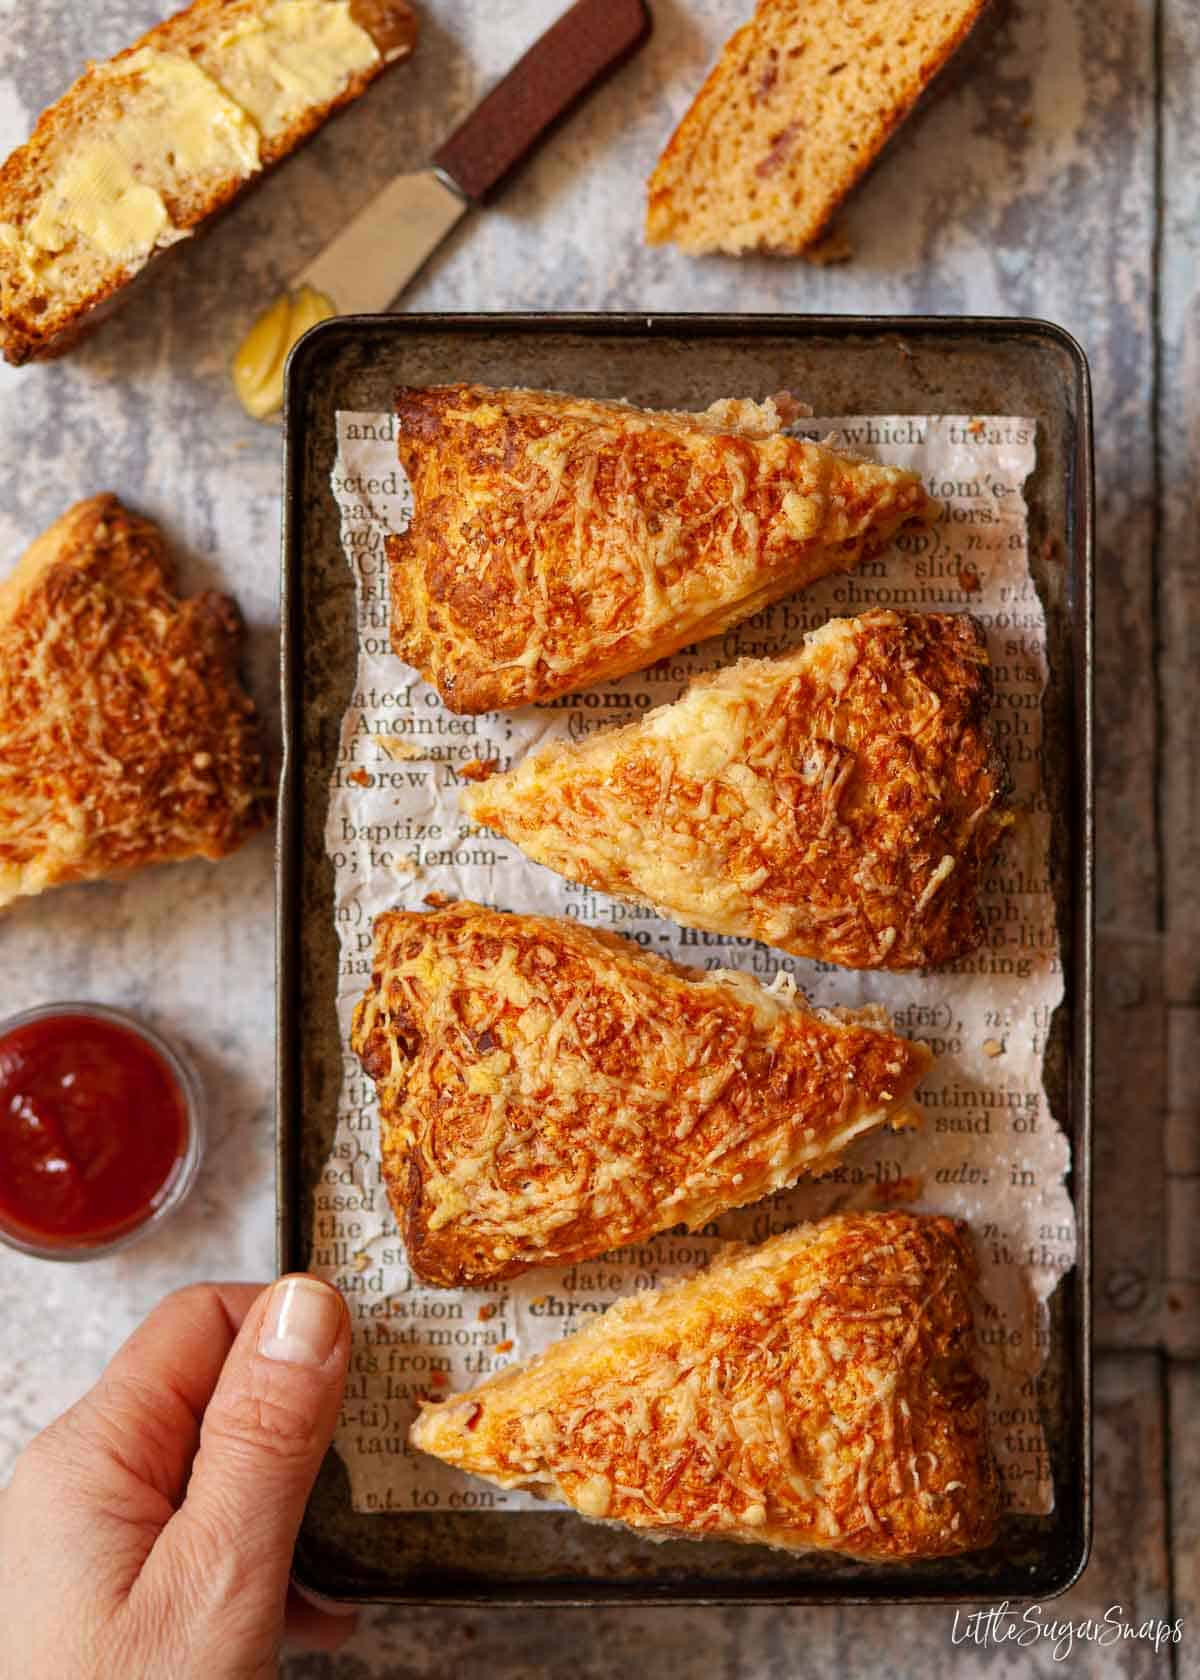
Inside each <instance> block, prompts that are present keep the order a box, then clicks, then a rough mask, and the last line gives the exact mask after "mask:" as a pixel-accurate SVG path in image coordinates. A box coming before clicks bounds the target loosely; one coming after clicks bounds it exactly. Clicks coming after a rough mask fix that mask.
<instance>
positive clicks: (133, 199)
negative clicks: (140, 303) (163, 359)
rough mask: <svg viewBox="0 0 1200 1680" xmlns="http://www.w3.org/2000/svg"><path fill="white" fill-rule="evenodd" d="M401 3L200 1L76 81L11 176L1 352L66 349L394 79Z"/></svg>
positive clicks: (0, 225)
mask: <svg viewBox="0 0 1200 1680" xmlns="http://www.w3.org/2000/svg"><path fill="white" fill-rule="evenodd" d="M416 30H417V26H416V19H415V18H414V16H413V13H412V11H411V10H410V8H409V6H408V5H407V3H406V0H195V3H194V4H193V5H191V6H189V7H188V8H187V9H186V11H182V12H178V13H176V15H175V16H174V17H171V18H168V19H167V20H166V22H164V23H160V24H158V25H157V27H155V28H154V29H151V30H150V31H149V32H148V33H147V34H145V35H143V36H142V38H141V39H140V40H139V41H138V42H136V43H135V45H134V46H132V47H130V48H128V49H127V50H126V51H125V52H122V53H118V55H117V56H116V57H115V58H113V59H110V60H108V61H107V62H106V63H101V64H89V65H88V67H87V69H86V70H85V71H84V72H83V74H82V76H80V78H79V80H78V81H77V82H76V83H75V84H74V86H73V87H71V88H70V89H69V90H68V91H67V92H66V93H65V94H64V95H63V96H62V98H61V99H60V100H58V102H57V103H56V104H54V105H52V106H51V107H50V108H49V110H47V111H45V112H44V113H43V114H42V116H41V117H40V118H39V119H38V123H37V126H36V127H35V129H34V131H33V134H32V135H31V136H30V138H29V140H28V141H27V142H26V144H25V145H23V146H20V147H18V149H17V150H16V151H15V152H13V154H12V155H11V157H9V158H8V160H7V161H6V162H5V163H4V164H3V166H0V348H3V351H4V355H5V357H6V359H7V360H8V361H10V362H16V363H21V362H27V361H30V360H32V359H33V358H35V357H39V356H45V355H53V354H57V353H58V352H60V351H62V350H64V349H66V348H68V347H69V345H70V344H71V342H72V341H73V340H74V338H75V337H77V336H78V334H79V332H80V331H81V330H82V328H84V327H85V326H86V325H88V324H89V323H90V321H91V320H92V319H94V316H93V311H94V310H95V309H96V308H97V306H98V305H100V304H103V303H105V302H107V301H114V302H115V301H116V300H118V299H119V297H120V295H121V291H122V288H123V287H124V286H125V285H126V284H127V283H128V282H129V281H130V280H131V279H133V277H134V276H135V275H136V274H138V273H139V272H140V271H141V270H142V269H144V268H145V266H146V264H147V263H148V262H149V261H150V259H151V258H152V257H154V256H155V255H157V254H158V253H159V252H161V251H163V250H165V249H166V248H167V247H168V246H170V245H174V244H176V243H178V241H179V240H181V239H185V238H186V237H187V236H188V235H189V234H191V233H194V232H195V231H196V229H197V228H198V227H199V226H200V224H201V223H202V222H205V221H207V219H208V218H209V217H210V216H212V215H214V214H215V213H216V212H217V211H218V210H221V209H223V208H224V207H225V205H227V204H228V203H229V202H230V201H231V200H232V199H233V198H235V197H236V196H237V194H238V193H239V192H241V191H242V189H243V188H244V187H246V186H247V185H248V184H249V183H250V182H251V181H252V180H254V179H255V178H256V177H257V176H258V175H260V174H261V173H262V171H263V170H264V169H266V168H268V167H269V166H270V165H271V164H273V163H276V162H278V160H279V159H280V158H282V157H285V156H286V155H287V153H289V152H291V151H293V150H294V149H295V147H297V146H298V145H299V144H300V142H301V141H302V140H305V139H307V138H308V136H309V135H310V134H312V133H313V131H314V130H315V129H317V128H319V127H320V125H321V124H322V123H323V122H324V121H325V119H326V118H327V117H328V116H330V115H331V114H332V113H333V112H334V111H335V110H337V109H338V108H339V107H340V106H342V105H345V104H346V103H347V102H348V101H349V100H352V99H354V98H356V97H357V95H358V94H360V93H361V92H362V90H363V89H364V88H365V87H366V86H367V84H368V83H369V82H371V81H372V80H373V79H374V78H375V77H376V76H377V75H378V74H379V72H380V71H381V70H382V69H383V68H384V67H385V65H387V64H390V63H392V62H393V61H395V60H397V59H399V58H403V57H405V56H407V54H408V53H409V52H411V51H412V47H413V43H414V42H415V40H416Z"/></svg>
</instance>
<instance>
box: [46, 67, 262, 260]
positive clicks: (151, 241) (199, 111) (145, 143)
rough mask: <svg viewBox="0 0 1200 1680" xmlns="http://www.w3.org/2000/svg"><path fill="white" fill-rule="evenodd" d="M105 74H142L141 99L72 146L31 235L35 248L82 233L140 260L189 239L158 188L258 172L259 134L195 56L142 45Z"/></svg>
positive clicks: (53, 247) (113, 252) (110, 251)
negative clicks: (180, 55)
mask: <svg viewBox="0 0 1200 1680" xmlns="http://www.w3.org/2000/svg"><path fill="white" fill-rule="evenodd" d="M100 73H101V74H102V75H105V76H112V77H119V78H120V79H121V81H122V82H125V81H127V80H129V79H130V78H135V79H136V96H135V97H133V98H131V99H130V100H129V101H128V104H127V107H126V109H125V111H124V113H123V114H122V116H120V117H119V118H117V119H116V120H115V121H114V122H112V123H111V124H109V125H107V130H106V132H104V133H103V134H101V135H98V136H97V137H96V138H94V139H88V140H86V141H82V140H81V142H80V143H79V144H78V145H76V146H74V147H73V148H72V150H71V151H70V153H69V154H68V156H67V158H66V160H65V162H64V165H63V168H62V171H61V173H60V174H59V175H58V177H57V179H56V180H55V181H54V183H53V185H52V186H51V187H49V188H48V190H47V191H46V193H45V194H44V196H43V198H42V201H41V203H40V205H39V206H38V210H37V214H36V215H35V216H34V217H33V218H32V220H31V221H30V222H29V224H28V225H27V227H26V228H25V230H24V232H25V240H26V244H27V247H32V248H33V250H34V251H44V252H50V253H55V252H59V251H62V250H64V249H65V248H66V246H67V245H69V244H70V243H71V241H72V239H73V238H75V237H76V236H78V235H82V237H83V238H84V239H86V240H87V241H88V242H89V243H90V244H92V245H94V246H95V247H96V248H97V250H100V251H102V252H103V253H104V255H105V256H106V257H111V258H113V259H114V260H121V261H137V260H139V259H140V258H143V257H145V256H147V255H148V254H149V253H150V252H151V251H152V250H154V248H155V246H156V245H166V244H170V243H172V242H173V241H174V240H176V239H181V238H183V237H184V234H183V233H181V232H180V231H178V230H177V229H175V228H173V227H172V226H171V218H170V215H169V214H168V211H167V207H166V204H165V203H164V201H163V198H162V194H161V192H160V191H159V190H158V187H166V188H168V190H169V186H170V183H171V182H172V181H174V180H178V179H180V178H181V177H185V176H194V175H197V174H220V175H226V174H229V175H234V176H239V177H240V176H247V175H252V174H253V173H254V172H255V171H256V170H257V169H258V167H259V152H258V142H259V135H258V130H257V129H256V128H255V126H254V124H253V123H252V122H251V120H250V118H249V117H248V116H247V115H246V113H245V112H244V111H243V110H242V109H241V108H240V107H239V106H238V105H236V104H235V103H234V101H233V100H232V99H230V98H229V96H228V95H227V94H225V93H224V92H222V90H221V89H220V88H219V87H218V86H217V84H216V82H214V81H213V79H212V78H211V76H206V75H205V73H204V71H203V70H201V69H200V68H199V66H198V65H196V64H194V63H193V62H192V60H191V59H188V58H177V57H175V56H174V55H173V54H170V53H160V52H155V51H154V50H153V49H151V48H149V47H144V48H142V50H141V51H140V52H136V53H132V54H130V55H129V57H127V58H123V59H120V60H118V61H116V62H115V63H113V64H111V65H105V66H104V67H103V69H102V71H101V72H100ZM147 177H150V179H147ZM152 180H156V181H157V182H158V187H156V186H154V185H152V184H151V181H152Z"/></svg>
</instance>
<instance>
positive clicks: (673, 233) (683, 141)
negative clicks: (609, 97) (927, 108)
mask: <svg viewBox="0 0 1200 1680" xmlns="http://www.w3.org/2000/svg"><path fill="white" fill-rule="evenodd" d="M986 4H987V0H759V4H758V8H757V10H756V11H755V13H754V16H753V18H752V19H751V20H750V22H749V23H747V24H746V25H745V26H744V27H743V28H741V29H739V30H738V31H737V33H736V34H735V35H734V36H732V38H731V39H730V40H729V41H728V42H727V43H726V45H725V48H724V51H723V52H722V54H721V57H720V58H719V59H718V61H717V64H716V66H715V67H714V69H713V70H712V72H711V73H710V75H709V77H708V80H707V81H706V82H705V83H704V85H703V87H702V88H701V89H700V92H699V93H698V94H697V95H696V98H695V99H694V100H693V102H692V104H691V106H690V108H689V109H688V111H687V113H686V114H685V116H684V118H683V120H682V121H681V122H680V124H679V127H678V128H677V129H676V130H675V133H674V134H673V135H672V136H671V139H670V141H669V142H668V144H667V147H666V150H665V151H664V152H663V155H662V157H661V158H660V159H659V161H658V165H657V167H656V168H655V170H654V173H653V175H651V177H650V183H649V202H648V206H647V212H646V237H647V239H648V240H649V241H650V243H651V244H652V245H662V244H666V243H667V242H673V243H675V244H676V245H679V246H681V247H682V248H683V249H684V250H685V251H690V252H692V253H694V254H700V253H703V252H711V251H725V252H729V253H731V254H732V255H735V256H738V255H741V254H742V253H743V252H746V251H771V252H776V253H778V254H779V255H784V256H786V255H797V254H799V253H801V252H803V251H805V250H808V249H810V248H811V247H812V246H813V245H814V244H815V243H816V242H817V241H818V240H820V239H821V237H822V236H823V235H824V234H825V233H826V232H827V230H828V228H829V225H830V222H831V220H832V218H833V216H834V215H835V213H836V212H837V210H838V208H839V207H840V205H841V203H842V201H843V199H844V198H845V197H846V195H847V194H848V193H849V192H850V190H851V188H852V187H853V186H854V185H855V183H856V182H857V181H858V180H859V178H860V177H861V176H862V175H863V174H864V173H865V172H866V170H867V169H868V168H869V167H870V165H871V164H872V163H873V162H874V161H875V159H876V157H877V156H878V155H879V153H880V151H881V150H882V149H883V147H884V145H885V143H886V142H887V140H888V138H889V136H890V135H891V134H892V133H893V132H894V131H895V129H897V128H898V127H899V126H900V124H901V123H902V122H903V121H904V119H905V117H907V116H908V114H909V112H910V111H911V110H912V109H913V106H914V105H915V104H916V103H917V100H918V99H919V98H920V97H921V95H922V94H923V93H924V92H925V90H926V88H927V87H928V86H929V84H930V82H931V81H932V80H933V78H934V77H935V76H936V75H937V74H938V72H939V71H940V70H941V68H942V66H943V65H944V64H945V63H946V61H947V59H949V58H950V56H951V54H952V53H954V52H955V51H956V49H957V48H958V47H959V46H960V45H961V43H962V42H963V41H964V40H965V38H966V36H967V35H968V34H969V32H970V30H971V28H972V26H973V25H974V23H975V21H976V19H977V18H978V17H979V15H980V13H981V12H982V11H983V10H984V7H985V6H986Z"/></svg>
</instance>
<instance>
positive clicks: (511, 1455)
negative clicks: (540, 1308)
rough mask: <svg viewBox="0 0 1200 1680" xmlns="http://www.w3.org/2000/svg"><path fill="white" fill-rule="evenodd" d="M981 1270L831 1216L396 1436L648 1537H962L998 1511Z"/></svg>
mask: <svg viewBox="0 0 1200 1680" xmlns="http://www.w3.org/2000/svg"><path fill="white" fill-rule="evenodd" d="M974 1276H975V1263H974V1257H973V1255H972V1253H971V1249H970V1245H969V1242H968V1239H967V1234H966V1230H965V1228H964V1226H963V1225H962V1223H961V1222H956V1221H953V1220H950V1219H944V1218H938V1217H933V1216H929V1215H917V1214H910V1213H867V1214H856V1215H835V1216H833V1217H832V1218H829V1219H823V1220H820V1221H818V1222H817V1223H815V1224H812V1225H804V1226H801V1227H799V1228H798V1229H797V1230H795V1231H791V1232H788V1233H786V1234H785V1235H783V1236H779V1237H775V1238H773V1239H772V1240H771V1241H770V1242H767V1243H764V1244H763V1245H762V1246H761V1247H760V1248H752V1249H746V1248H737V1249H734V1250H732V1251H730V1252H727V1253H726V1254H724V1255H723V1256H721V1257H720V1258H718V1259H717V1260H715V1261H714V1262H713V1264H712V1265H711V1266H710V1267H709V1268H708V1269H707V1271H703V1272H700V1273H698V1274H697V1275H696V1276H694V1277H691V1278H688V1279H687V1280H686V1281H684V1282H682V1283H677V1284H674V1285H671V1286H668V1287H667V1288H665V1289H659V1290H655V1291H645V1292H641V1293H638V1294H636V1295H632V1296H627V1297H626V1298H625V1299H624V1300H621V1301H618V1302H617V1303H616V1305H615V1306H613V1307H610V1308H609V1310H608V1311H607V1312H606V1313H604V1314H603V1315H602V1316H601V1317H599V1318H596V1319H592V1320H591V1321H590V1322H588V1323H587V1324H586V1325H585V1327H584V1328H583V1329H581V1330H579V1331H577V1332H576V1333H575V1334H573V1335H571V1336H569V1337H567V1338H566V1339H565V1340H563V1341H561V1342H557V1343H555V1344H554V1346H552V1347H550V1348H548V1349H547V1351H546V1352H545V1353H543V1354H540V1355H538V1356H537V1357H536V1358H534V1359H531V1360H530V1361H529V1362H528V1363H527V1364H525V1365H521V1366H515V1367H510V1368H509V1369H507V1370H505V1371H502V1372H500V1373H499V1374H498V1375H497V1376H494V1377H490V1378H488V1380H487V1381H486V1382H483V1383H481V1384H480V1385H479V1386H478V1387H477V1388H475V1389H472V1390H471V1391H469V1392H468V1393H465V1394H455V1395H450V1396H449V1397H448V1398H447V1399H445V1400H444V1401H442V1402H441V1403H440V1404H437V1403H427V1404H426V1405H424V1406H423V1407H422V1410H421V1412H420V1414H419V1416H418V1418H417V1420H416V1422H415V1423H414V1425H413V1428H412V1432H411V1437H410V1438H411V1440H412V1443H413V1445H414V1446H416V1447H419V1448H420V1449H421V1450H422V1451H424V1452H427V1453H432V1454H433V1455H434V1456H435V1457H436V1458H440V1459H443V1460H444V1461H445V1462H446V1463H447V1464H452V1465H454V1466H455V1467H456V1468H458V1469H460V1470H468V1471H470V1472H472V1473H473V1474H474V1475H477V1476H483V1477H486V1478H487V1479H488V1480H489V1481H492V1482H495V1483H497V1484H498V1485H499V1486H500V1487H502V1488H525V1489H529V1490H531V1491H533V1492H536V1493H540V1494H544V1495H547V1496H548V1497H550V1498H554V1499H560V1500H563V1501H565V1502H566V1503H567V1504H568V1505H570V1506H572V1507H574V1509H575V1510H576V1511H578V1512H580V1513H581V1514H582V1515H584V1516H586V1517H592V1518H598V1519H601V1520H604V1521H608V1522H617V1523H622V1524H625V1525H627V1526H628V1527H629V1528H632V1529H634V1530H635V1531H636V1532H637V1533H639V1534H640V1535H642V1536H644V1537H645V1538H647V1539H654V1540H663V1539H670V1538H675V1537H678V1538H687V1539H719V1540H741V1541H750V1542H755V1543H758V1544H761V1545H767V1546H776V1547H781V1548H784V1549H786V1550H789V1551H829V1552H842V1553H846V1554H848V1555H849V1556H851V1557H857V1558H863V1559H867V1560H870V1561H897V1560H905V1559H915V1558H929V1557H947V1556H950V1555H952V1554H954V1553H958V1552H966V1551H973V1550H976V1549H977V1548H979V1547H983V1546H986V1545H988V1544H989V1543H990V1542H991V1540H992V1538H993V1536H994V1533H995V1528H996V1521H997V1514H998V1506H999V1498H998V1484H997V1478H996V1472H995V1468H994V1466H993V1463H992V1459H991V1455H990V1452H989V1448H988V1436H987V1417H986V1405H985V1400H986V1383H985V1382H984V1381H983V1379H982V1378H981V1377H980V1376H979V1375H978V1374H977V1372H976V1370H975V1368H974V1365H973V1363H972V1360H973V1354H974V1329H973V1323H972V1314H971V1299H970V1288H971V1284H972V1282H973V1280H974Z"/></svg>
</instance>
